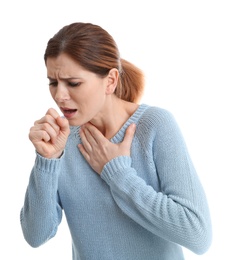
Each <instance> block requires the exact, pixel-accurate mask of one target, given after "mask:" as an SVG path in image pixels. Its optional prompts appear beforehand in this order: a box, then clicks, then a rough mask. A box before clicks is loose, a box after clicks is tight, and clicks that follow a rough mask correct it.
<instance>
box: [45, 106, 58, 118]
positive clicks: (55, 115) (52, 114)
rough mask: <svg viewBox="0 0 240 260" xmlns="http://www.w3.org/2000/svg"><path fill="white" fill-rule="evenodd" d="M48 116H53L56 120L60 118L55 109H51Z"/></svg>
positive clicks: (47, 113)
mask: <svg viewBox="0 0 240 260" xmlns="http://www.w3.org/2000/svg"><path fill="white" fill-rule="evenodd" d="M46 115H50V116H52V117H53V118H55V119H57V118H58V117H60V115H59V114H58V112H57V110H56V109H54V108H49V109H48V111H47V112H46Z"/></svg>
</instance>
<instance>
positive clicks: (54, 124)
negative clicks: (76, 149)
mask: <svg viewBox="0 0 240 260" xmlns="http://www.w3.org/2000/svg"><path fill="white" fill-rule="evenodd" d="M42 124H49V125H51V126H52V128H53V129H54V130H55V131H56V132H57V133H59V130H60V127H59V125H58V123H57V120H56V119H55V118H54V117H53V116H52V115H50V114H47V115H45V116H44V117H42V118H41V119H39V120H37V121H35V122H34V125H35V126H38V125H42Z"/></svg>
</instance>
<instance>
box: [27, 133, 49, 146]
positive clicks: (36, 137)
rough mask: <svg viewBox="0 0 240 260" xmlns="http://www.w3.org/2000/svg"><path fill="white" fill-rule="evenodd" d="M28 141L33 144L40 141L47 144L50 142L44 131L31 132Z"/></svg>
mask: <svg viewBox="0 0 240 260" xmlns="http://www.w3.org/2000/svg"><path fill="white" fill-rule="evenodd" d="M29 139H30V140H31V141H32V142H33V143H36V142H40V141H44V142H46V143H47V142H49V141H50V140H51V137H50V135H49V134H48V133H47V132H46V131H44V130H37V131H36V130H31V131H30V133H29Z"/></svg>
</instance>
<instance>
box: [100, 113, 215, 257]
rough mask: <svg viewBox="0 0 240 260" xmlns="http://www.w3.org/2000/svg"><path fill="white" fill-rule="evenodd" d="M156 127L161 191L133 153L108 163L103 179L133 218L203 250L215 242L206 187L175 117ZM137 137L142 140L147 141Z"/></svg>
mask: <svg viewBox="0 0 240 260" xmlns="http://www.w3.org/2000/svg"><path fill="white" fill-rule="evenodd" d="M156 128H157V129H156V134H155V138H154V140H152V143H153V148H152V149H153V155H154V161H155V167H156V170H157V172H158V175H159V179H160V181H161V191H160V192H157V191H155V190H154V189H153V188H152V187H151V186H149V185H147V184H146V183H145V181H144V180H143V179H142V178H140V177H138V175H137V172H136V171H135V169H133V168H132V166H131V158H130V157H128V156H120V157H117V158H114V159H113V160H111V161H110V162H109V163H107V164H106V165H105V166H104V168H103V171H102V174H101V177H102V178H103V179H104V180H105V181H106V182H107V183H108V184H109V186H110V189H111V192H112V196H113V197H114V199H115V201H116V203H117V204H118V205H119V207H120V208H121V209H122V210H123V211H124V212H125V213H126V214H127V215H128V216H129V217H130V218H132V219H133V220H134V221H136V222H137V223H138V224H140V225H141V226H143V227H144V228H146V229H147V230H149V231H150V232H152V233H154V234H156V235H157V236H160V237H162V238H164V239H166V240H168V241H171V242H174V243H177V244H180V245H182V246H184V247H186V248H188V249H190V250H191V251H193V252H195V253H197V254H202V253H204V252H206V251H207V249H208V248H209V246H210V244H211V220H210V215H209V210H208V205H207V200H206V197H205V194H204V191H203V188H202V185H201V183H200V181H199V179H198V176H197V174H196V172H195V169H194V166H193V164H192V161H191V159H190V157H189V154H188V152H187V148H186V145H185V143H184V140H183V138H182V135H181V133H180V130H179V128H178V126H177V124H176V122H175V120H174V119H173V117H172V116H171V115H169V114H167V115H165V116H164V117H163V118H161V124H160V125H158V126H156ZM136 136H137V138H138V140H139V142H144V140H145V139H146V138H145V137H144V136H140V135H138V133H136Z"/></svg>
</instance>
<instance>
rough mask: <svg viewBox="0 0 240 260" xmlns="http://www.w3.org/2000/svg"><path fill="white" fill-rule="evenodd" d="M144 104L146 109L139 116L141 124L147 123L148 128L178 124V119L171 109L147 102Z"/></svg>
mask: <svg viewBox="0 0 240 260" xmlns="http://www.w3.org/2000/svg"><path fill="white" fill-rule="evenodd" d="M142 106H144V107H145V110H144V112H143V113H142V116H141V117H140V118H139V122H138V123H139V125H146V126H148V128H151V126H153V127H158V126H161V127H163V126H166V125H171V124H176V120H175V118H174V116H173V114H172V113H171V112H170V111H169V110H167V109H165V108H161V107H157V106H149V105H145V104H144V105H142Z"/></svg>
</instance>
